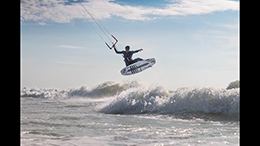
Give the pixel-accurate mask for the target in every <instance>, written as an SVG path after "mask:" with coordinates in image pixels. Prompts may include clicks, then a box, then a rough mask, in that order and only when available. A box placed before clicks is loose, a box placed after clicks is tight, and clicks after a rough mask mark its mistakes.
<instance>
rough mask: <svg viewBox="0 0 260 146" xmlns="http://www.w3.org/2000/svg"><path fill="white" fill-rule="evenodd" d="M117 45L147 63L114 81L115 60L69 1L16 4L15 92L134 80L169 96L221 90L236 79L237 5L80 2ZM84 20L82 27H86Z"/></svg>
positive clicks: (187, 0)
mask: <svg viewBox="0 0 260 146" xmlns="http://www.w3.org/2000/svg"><path fill="white" fill-rule="evenodd" d="M81 1H82V3H83V5H84V6H85V7H86V8H87V9H88V11H89V12H90V13H91V14H92V15H93V16H94V17H95V18H96V19H97V21H98V22H99V23H100V24H102V25H103V26H104V27H105V28H106V29H108V30H109V31H110V32H111V33H112V34H113V35H114V36H116V37H117V39H118V40H119V42H118V44H117V48H118V50H123V49H124V47H125V45H130V46H131V50H135V49H139V48H143V51H142V52H139V53H137V54H134V55H133V58H136V57H141V58H144V59H145V58H155V59H156V64H155V65H154V66H153V67H152V68H149V69H147V70H145V71H143V72H141V73H138V74H135V75H132V76H122V75H121V74H120V70H121V69H122V68H123V67H124V66H125V63H124V62H123V57H122V56H121V55H118V54H115V52H114V51H113V50H109V49H108V48H107V46H106V45H105V44H104V42H103V41H102V40H101V39H100V37H99V36H98V34H97V33H96V32H95V30H94V29H93V28H92V27H91V25H90V23H91V24H92V25H93V26H94V27H95V29H96V31H98V33H100V34H101V35H102V37H104V38H105V36H104V35H103V34H102V32H100V30H99V29H98V27H96V26H95V24H94V23H93V21H92V20H90V17H89V15H88V14H87V12H86V11H85V10H84V9H83V7H82V6H81V5H80V4H79V3H78V1H77V0H74V1H73V0H72V1H71V0H21V67H22V70H21V77H22V81H21V83H22V86H23V87H24V86H25V87H38V88H61V89H66V88H70V87H71V88H74V87H79V86H82V85H86V86H94V85H97V84H100V83H103V82H105V81H114V82H122V81H132V80H138V81H141V82H145V83H147V84H159V85H162V86H164V87H167V88H169V89H172V90H174V89H177V88H179V87H204V86H208V87H217V88H226V87H227V86H228V84H229V83H230V82H231V81H234V80H237V79H239V1H231V0H81ZM86 19H89V21H90V23H89V22H88V21H86Z"/></svg>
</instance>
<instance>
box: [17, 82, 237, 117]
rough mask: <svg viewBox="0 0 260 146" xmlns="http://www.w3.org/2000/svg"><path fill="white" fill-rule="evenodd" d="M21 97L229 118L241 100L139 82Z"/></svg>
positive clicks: (109, 109)
mask: <svg viewBox="0 0 260 146" xmlns="http://www.w3.org/2000/svg"><path fill="white" fill-rule="evenodd" d="M21 97H34V98H62V99H64V98H76V97H83V98H102V97H113V98H111V99H112V100H105V101H104V102H103V103H101V104H99V105H98V106H97V107H96V111H98V112H101V113H106V114H144V113H145V114H176V113H204V114H222V115H223V114H224V115H228V116H231V117H232V116H235V117H238V115H239V101H240V94H239V88H232V89H218V88H212V87H203V88H179V89H177V90H176V91H171V90H167V89H165V88H164V87H163V86H145V85H144V84H142V83H140V82H138V81H132V82H124V83H114V82H105V83H102V84H100V85H97V86H95V87H92V88H91V87H86V86H82V87H80V88H75V89H68V90H59V89H37V88H27V87H24V88H22V90H21Z"/></svg>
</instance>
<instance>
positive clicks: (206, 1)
mask: <svg viewBox="0 0 260 146" xmlns="http://www.w3.org/2000/svg"><path fill="white" fill-rule="evenodd" d="M74 1H76V0H74ZM82 3H83V5H84V6H85V7H86V8H87V9H88V10H89V11H90V13H91V14H92V15H93V16H94V17H95V18H96V19H105V18H111V17H112V16H117V17H122V18H124V19H127V20H149V19H156V18H158V17H163V16H174V15H199V14H207V13H211V12H214V11H227V10H232V11H237V10H239V2H237V1H231V0H171V1H169V4H167V5H165V7H163V8H155V7H144V6H130V5H120V4H119V3H116V2H115V0H89V1H88V2H85V1H84V2H82ZM82 14H83V15H82ZM84 17H86V18H90V17H89V16H88V14H87V13H86V12H85V10H84V9H83V7H82V6H81V5H80V4H79V3H71V4H69V3H68V1H65V0H22V1H21V20H22V21H26V20H28V21H37V22H41V23H43V22H58V23H68V22H70V21H71V20H73V19H84Z"/></svg>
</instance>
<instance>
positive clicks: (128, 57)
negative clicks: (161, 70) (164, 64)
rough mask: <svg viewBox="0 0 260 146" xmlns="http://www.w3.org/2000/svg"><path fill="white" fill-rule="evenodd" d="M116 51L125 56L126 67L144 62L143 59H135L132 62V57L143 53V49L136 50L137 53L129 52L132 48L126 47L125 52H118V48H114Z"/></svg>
mask: <svg viewBox="0 0 260 146" xmlns="http://www.w3.org/2000/svg"><path fill="white" fill-rule="evenodd" d="M114 50H115V52H116V53H117V54H123V57H124V59H125V60H124V61H125V65H126V66H128V65H130V64H133V63H135V62H137V61H141V60H143V59H141V58H136V59H134V60H132V55H133V54H134V53H137V52H139V51H142V50H143V49H139V50H136V51H129V50H130V46H125V51H117V50H116V47H114Z"/></svg>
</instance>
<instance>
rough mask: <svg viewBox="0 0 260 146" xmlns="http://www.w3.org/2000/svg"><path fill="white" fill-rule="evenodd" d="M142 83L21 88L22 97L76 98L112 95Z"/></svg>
mask: <svg viewBox="0 0 260 146" xmlns="http://www.w3.org/2000/svg"><path fill="white" fill-rule="evenodd" d="M138 86H140V83H139V82H138V81H132V82H124V83H121V84H120V83H115V82H104V83H102V84H99V85H97V86H94V87H87V86H81V87H79V88H71V89H67V90H60V89H56V88H51V89H41V88H28V87H23V88H22V89H21V97H33V98H74V97H86V98H102V97H108V96H109V97H110V96H114V95H117V94H119V93H121V92H122V91H124V90H127V89H129V88H132V87H138Z"/></svg>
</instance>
